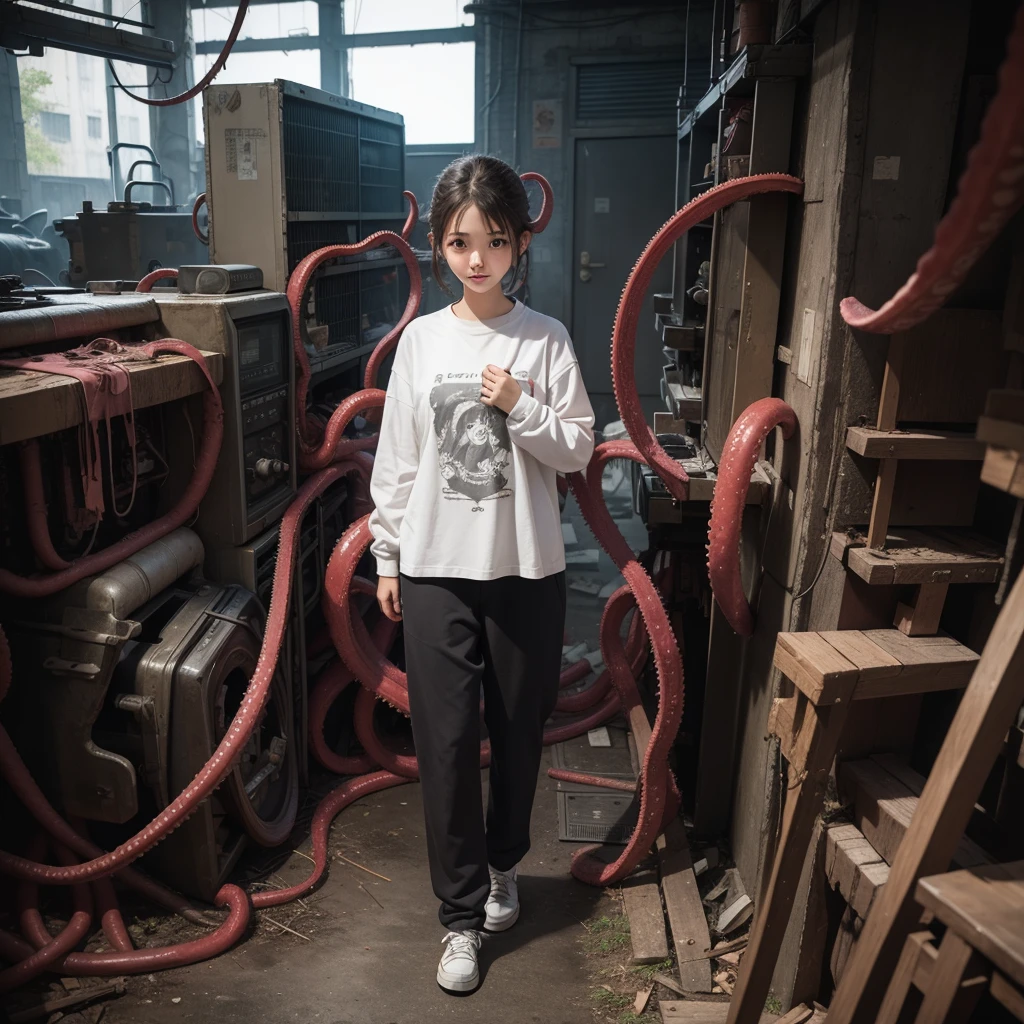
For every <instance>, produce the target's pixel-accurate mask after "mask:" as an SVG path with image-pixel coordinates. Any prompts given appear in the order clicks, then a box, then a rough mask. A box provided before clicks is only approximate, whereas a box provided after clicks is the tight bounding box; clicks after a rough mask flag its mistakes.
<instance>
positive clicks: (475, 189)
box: [370, 156, 594, 992]
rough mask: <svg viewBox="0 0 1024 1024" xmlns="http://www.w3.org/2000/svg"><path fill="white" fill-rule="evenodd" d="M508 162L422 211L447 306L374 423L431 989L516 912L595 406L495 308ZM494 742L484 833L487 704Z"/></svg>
mask: <svg viewBox="0 0 1024 1024" xmlns="http://www.w3.org/2000/svg"><path fill="white" fill-rule="evenodd" d="M529 227H530V214H529V206H528V203H527V198H526V190H525V189H524V187H523V183H522V181H521V180H520V179H519V176H518V175H517V174H516V172H515V171H514V170H513V169H512V168H511V167H509V166H508V164H506V163H504V162H502V161H501V160H497V159H495V158H494V157H487V156H469V157H463V158H462V159H460V160H456V161H455V162H454V163H453V164H451V165H450V166H449V167H447V168H446V169H445V170H444V171H443V172H442V174H441V176H440V178H439V179H438V182H437V186H436V188H435V189H434V196H433V199H432V201H431V204H430V235H429V242H430V247H431V249H432V251H433V260H434V276H435V279H436V280H437V281H439V282H441V283H442V287H444V288H445V289H446V290H448V289H447V285H446V284H444V282H443V279H442V275H441V273H440V266H439V264H441V263H443V264H444V265H445V266H446V267H447V269H448V270H449V271H450V272H451V273H452V274H453V275H454V276H455V277H456V278H457V280H458V282H459V284H461V285H462V288H463V294H462V298H461V299H459V300H458V301H457V302H455V303H454V304H453V305H451V306H446V307H445V308H444V309H442V310H439V311H438V312H436V313H431V314H429V315H427V316H422V317H419V318H418V319H416V320H413V322H412V323H411V324H410V325H409V326H408V327H407V328H406V330H405V334H404V336H403V337H402V340H401V343H400V344H399V346H398V349H397V352H396V354H395V360H394V366H393V368H392V370H391V378H390V381H389V383H388V389H387V401H386V403H385V405H384V414H383V418H382V421H381V431H380V441H379V444H378V446H377V457H376V461H375V463H374V469H373V479H372V484H371V492H372V495H373V500H374V502H375V503H376V506H377V507H376V509H375V511H374V512H373V514H372V515H371V517H370V529H371V531H372V533H373V537H374V542H373V547H372V551H373V554H374V556H375V557H376V559H377V573H378V576H379V583H378V586H377V599H378V601H379V602H380V607H381V610H382V611H383V613H384V614H385V615H386V616H387V617H388V618H390V619H392V620H394V621H398V620H400V619H404V629H403V632H404V637H405V661H406V671H407V673H408V679H409V705H410V710H411V717H412V731H413V739H414V741H415V744H416V755H417V757H418V759H419V769H420V779H421V781H422V783H423V786H422V791H423V807H424V814H425V818H426V836H427V855H428V858H429V861H430V877H431V882H432V884H433V888H434V893H435V894H436V896H437V898H438V899H439V900H440V901H441V907H440V911H439V917H440V919H441V923H442V924H443V925H444V926H445V927H446V928H447V929H448V934H447V935H446V936H445V939H444V945H445V949H444V953H443V955H442V957H441V962H440V965H439V966H438V969H437V982H438V984H439V985H440V986H441V987H442V988H444V989H447V990H448V991H451V992H470V991H472V990H473V989H475V988H476V987H477V985H478V984H479V980H480V975H479V971H478V969H477V952H478V950H479V948H480V942H481V934H482V931H483V930H484V929H485V928H486V930H488V931H504V930H505V929H506V928H510V927H511V926H512V925H513V924H514V923H515V922H516V920H517V918H518V917H519V898H518V890H517V886H516V877H517V865H518V863H519V861H520V860H521V859H522V857H523V855H524V854H525V853H526V852H527V850H528V849H529V848H530V812H531V810H532V807H533V797H534V791H535V789H536V784H537V773H538V770H539V767H540V755H541V745H542V740H543V729H544V723H545V721H546V720H547V718H548V716H549V715H550V714H551V712H552V710H553V709H554V706H555V700H556V698H557V695H558V676H559V670H560V666H561V653H562V634H563V630H564V624H565V571H564V570H565V551H564V549H563V546H562V528H561V522H560V517H559V511H558V491H557V487H556V483H555V475H556V473H559V472H561V473H573V472H576V471H578V470H582V469H584V468H585V467H586V465H587V463H588V462H589V461H590V456H591V453H592V451H593V447H594V435H593V425H594V413H593V410H592V409H591V407H590V400H589V399H588V398H587V393H586V391H585V389H584V387H583V381H582V378H581V377H580V369H579V364H578V363H577V362H576V356H575V354H574V352H573V348H572V342H571V341H570V340H569V335H568V334H567V332H566V330H565V328H564V327H563V326H562V325H561V324H560V323H559V322H558V321H557V320H552V319H551V318H550V317H547V316H543V315H542V314H540V313H537V312H534V311H533V310H532V309H528V308H527V307H526V306H524V305H523V304H522V303H521V302H519V301H517V300H514V299H510V298H508V297H506V295H505V294H504V292H503V289H502V282H503V281H504V280H514V278H515V272H516V270H517V269H518V267H519V264H520V261H521V260H523V259H524V257H525V254H526V250H527V247H528V246H529V244H530V230H529ZM481 688H482V690H483V697H484V720H485V722H486V725H487V733H488V736H489V738H490V743H491V765H490V797H489V801H488V807H487V816H486V824H485V820H484V813H483V807H482V799H481V794H480V774H479V769H480V695H481Z"/></svg>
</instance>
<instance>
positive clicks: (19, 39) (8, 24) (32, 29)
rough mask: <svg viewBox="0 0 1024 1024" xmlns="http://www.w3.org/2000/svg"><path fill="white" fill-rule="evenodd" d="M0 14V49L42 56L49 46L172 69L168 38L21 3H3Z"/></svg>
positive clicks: (172, 56) (172, 49)
mask: <svg viewBox="0 0 1024 1024" xmlns="http://www.w3.org/2000/svg"><path fill="white" fill-rule="evenodd" d="M3 11H4V14H3V17H2V18H0V47H3V48H4V49H9V50H28V52H29V53H31V54H32V55H33V56H42V53H43V49H44V48H45V47H47V46H53V47H56V48H57V49H59V50H75V51H77V52H78V53H90V54H92V55H93V56H94V57H109V58H111V59H113V60H125V61H129V62H131V63H132V64H145V65H147V66H149V67H153V68H173V67H174V43H172V42H171V41H170V40H169V39H160V38H158V37H157V36H144V35H141V34H140V33H138V32H128V31H126V30H125V29H121V28H110V27H109V26H107V25H97V24H96V23H95V22H92V21H82V20H81V19H79V18H68V17H66V16H65V15H63V14H53V13H52V12H50V11H40V10H37V9H36V8H34V7H23V6H22V5H21V4H12V3H4V4H3ZM101 16H102V15H101Z"/></svg>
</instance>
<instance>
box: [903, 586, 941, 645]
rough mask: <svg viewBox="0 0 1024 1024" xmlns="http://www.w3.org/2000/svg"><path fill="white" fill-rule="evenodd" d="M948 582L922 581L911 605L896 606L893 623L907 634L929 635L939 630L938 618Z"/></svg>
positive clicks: (939, 617)
mask: <svg viewBox="0 0 1024 1024" xmlns="http://www.w3.org/2000/svg"><path fill="white" fill-rule="evenodd" d="M948 591H949V584H948V583H922V584H921V585H920V586H919V587H918V588H917V600H916V601H915V602H914V604H913V605H907V604H903V603H902V602H900V604H898V605H897V606H896V618H895V621H894V625H895V626H896V628H897V629H898V630H899V631H900V632H901V633H905V634H906V635H907V636H930V635H932V634H935V633H937V632H938V631H939V620H940V619H941V618H942V609H943V607H944V605H945V603H946V594H947V593H948Z"/></svg>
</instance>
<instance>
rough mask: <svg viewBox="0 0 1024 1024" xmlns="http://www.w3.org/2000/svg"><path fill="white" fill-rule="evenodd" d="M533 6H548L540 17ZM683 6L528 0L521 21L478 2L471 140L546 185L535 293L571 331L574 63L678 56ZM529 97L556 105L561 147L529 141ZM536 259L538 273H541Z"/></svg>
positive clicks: (505, 8)
mask: <svg viewBox="0 0 1024 1024" xmlns="http://www.w3.org/2000/svg"><path fill="white" fill-rule="evenodd" d="M538 8H545V9H546V11H545V12H544V13H543V14H542V13H541V12H540V11H538ZM685 8H686V5H685V3H680V4H679V5H678V8H677V9H675V10H664V11H657V12H655V13H653V14H650V13H647V12H646V11H638V10H637V9H636V7H629V6H626V5H623V6H619V7H606V6H604V5H603V4H602V5H600V6H597V5H595V6H593V7H590V8H589V9H584V10H569V9H567V8H565V7H562V6H560V5H554V6H553V5H550V4H530V3H527V4H525V5H524V6H523V15H522V21H521V22H520V18H519V13H518V8H514V7H512V6H510V5H508V4H502V3H497V2H487V3H478V4H476V5H474V12H475V14H476V24H477V26H478V29H477V46H476V54H477V79H476V94H477V119H476V139H477V145H478V146H479V148H480V150H481V151H482V152H487V153H491V154H493V155H495V156H499V157H501V158H502V159H503V160H507V161H508V162H509V163H510V164H512V165H513V166H514V167H516V168H517V169H518V170H520V171H528V170H530V171H539V172H540V173H541V174H543V175H544V176H545V177H546V178H547V179H548V181H550V182H551V186H552V188H553V189H554V193H555V212H554V216H553V217H552V220H551V223H550V225H549V226H548V229H547V231H545V233H544V235H543V236H542V237H541V238H540V239H538V240H537V243H536V246H537V251H536V252H535V254H534V255H535V261H536V262H535V264H534V267H535V272H534V273H533V274H532V275H531V282H530V287H531V298H532V303H533V305H534V306H535V307H536V308H537V309H539V310H541V311H542V312H544V313H547V314H548V315H549V316H553V317H556V318H557V319H559V320H561V321H562V322H563V323H565V324H566V325H567V326H568V327H569V328H570V330H571V329H572V324H571V320H572V313H571V295H572V290H571V275H572V274H573V273H575V269H576V268H575V265H574V262H573V261H572V252H571V246H572V216H571V209H570V206H569V201H568V200H569V197H570V196H571V184H572V182H571V174H572V161H571V155H572V150H573V145H572V139H573V136H572V135H571V131H572V96H571V81H572V65H571V63H570V60H571V58H572V57H576V56H590V57H594V56H599V55H604V54H607V55H608V57H609V58H615V57H622V56H624V55H631V54H632V55H647V54H663V55H668V56H673V55H674V56H678V57H679V58H680V60H681V59H682V48H683V44H684V40H685V34H684V33H685ZM549 12H550V13H549ZM552 22H559V24H553V23H552ZM520 25H521V27H520ZM517 58H518V59H517ZM517 67H518V70H517ZM535 100H554V101H558V102H559V103H560V104H561V114H562V117H561V122H562V123H561V126H560V130H559V131H558V132H557V145H554V146H544V147H543V148H535V147H534V144H533V132H532V127H533V125H532V121H533V103H534V101H535ZM609 134H610V135H611V134H612V133H609ZM664 213H665V219H667V218H668V216H669V215H670V214H671V213H672V210H670V209H668V208H666V210H665V211H664ZM542 261H543V268H544V272H543V273H537V272H536V268H537V267H538V266H540V265H542ZM623 283H624V282H623Z"/></svg>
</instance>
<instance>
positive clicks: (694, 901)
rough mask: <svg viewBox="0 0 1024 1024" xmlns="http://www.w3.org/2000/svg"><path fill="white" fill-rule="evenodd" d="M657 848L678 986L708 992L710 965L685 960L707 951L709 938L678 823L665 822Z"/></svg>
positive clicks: (705, 919)
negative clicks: (676, 962)
mask: <svg viewBox="0 0 1024 1024" xmlns="http://www.w3.org/2000/svg"><path fill="white" fill-rule="evenodd" d="M657 848H658V863H659V864H660V866H661V891H662V894H663V896H664V898H665V910H666V911H667V913H668V921H669V925H670V926H671V928H672V942H673V944H674V945H675V949H676V959H677V960H678V962H679V983H680V984H681V985H682V986H683V988H684V989H685V990H686V991H687V992H710V991H711V962H710V961H709V960H687V959H686V958H687V956H688V955H692V953H693V952H694V951H703V950H705V949H708V948H710V946H711V935H710V933H709V932H708V922H707V918H706V917H705V916H704V904H703V903H701V899H700V890H699V889H698V888H697V879H696V877H695V876H694V874H693V862H692V860H691V859H690V847H689V844H688V843H687V841H686V831H685V829H684V828H683V825H682V822H681V821H679V820H678V819H677V820H675V821H672V822H670V823H669V825H668V827H667V828H666V829H665V834H664V835H662V836H659V837H658V842H657Z"/></svg>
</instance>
